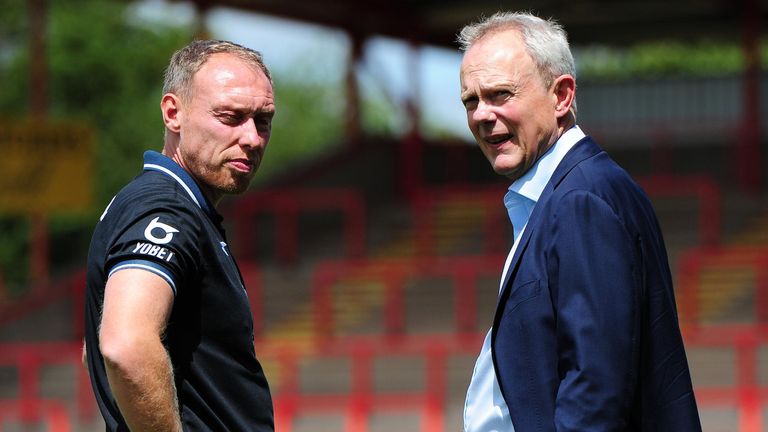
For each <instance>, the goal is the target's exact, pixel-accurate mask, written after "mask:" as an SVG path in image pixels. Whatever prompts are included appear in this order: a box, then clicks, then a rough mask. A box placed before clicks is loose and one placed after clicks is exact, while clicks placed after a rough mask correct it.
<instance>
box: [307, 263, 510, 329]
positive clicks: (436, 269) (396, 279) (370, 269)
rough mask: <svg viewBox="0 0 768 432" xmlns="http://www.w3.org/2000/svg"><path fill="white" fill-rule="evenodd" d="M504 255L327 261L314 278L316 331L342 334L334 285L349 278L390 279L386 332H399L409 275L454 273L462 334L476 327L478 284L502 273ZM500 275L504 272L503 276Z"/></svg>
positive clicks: (386, 294) (450, 275)
mask: <svg viewBox="0 0 768 432" xmlns="http://www.w3.org/2000/svg"><path fill="white" fill-rule="evenodd" d="M503 262H504V256H503V255H491V256H469V257H434V258H385V259H377V260H374V259H371V260H357V261H350V260H345V261H325V262H321V263H318V264H317V265H316V266H315V270H314V274H313V282H312V301H313V306H314V319H315V332H316V333H315V334H316V335H317V336H318V337H319V339H320V340H325V339H328V338H330V337H333V336H334V335H335V333H336V328H335V325H336V324H335V321H336V319H335V312H334V306H333V303H334V298H333V297H334V296H333V288H334V286H335V285H336V284H337V283H339V282H341V281H343V280H344V279H345V278H349V277H355V276H357V277H365V278H369V279H371V280H375V281H381V282H383V283H384V287H385V288H384V290H385V291H384V299H385V300H384V313H383V320H384V332H385V334H386V335H388V336H398V335H402V334H404V331H405V304H404V292H403V288H404V284H405V282H407V281H408V279H409V278H419V277H448V278H450V279H451V280H452V282H453V296H454V299H455V301H454V304H455V308H456V309H455V310H454V312H453V313H454V316H455V324H456V327H455V329H454V331H455V332H456V333H458V334H462V333H466V332H474V331H475V328H476V320H477V317H476V316H475V315H476V314H475V310H476V307H475V305H476V293H477V290H476V283H477V278H478V277H479V276H483V275H491V276H496V275H499V269H500V268H501V266H502V264H503ZM499 277H500V276H499Z"/></svg>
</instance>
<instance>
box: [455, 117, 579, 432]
mask: <svg viewBox="0 0 768 432" xmlns="http://www.w3.org/2000/svg"><path fill="white" fill-rule="evenodd" d="M584 136H585V135H584V132H582V131H581V129H580V128H579V127H578V126H574V127H572V128H571V129H569V130H567V131H566V132H565V133H564V134H563V135H562V136H561V137H560V139H558V140H557V142H555V145H553V146H552V147H551V148H550V149H549V151H547V153H545V154H544V156H542V157H541V158H540V159H539V160H538V161H537V162H536V163H535V164H534V165H533V166H532V167H531V169H529V170H528V171H527V172H526V173H525V174H523V176H522V177H520V178H519V179H517V180H515V182H514V183H512V185H511V186H510V187H509V190H508V191H507V194H506V195H505V196H504V205H505V206H506V208H507V213H508V214H509V220H510V222H512V229H513V234H514V243H513V244H512V249H511V250H510V251H509V255H507V261H506V263H504V272H503V273H502V275H501V282H499V292H501V290H502V288H503V287H502V284H503V283H504V280H505V279H506V276H507V271H508V270H509V263H510V261H512V256H513V255H514V254H515V249H517V245H518V243H519V242H520V237H521V236H522V233H523V230H524V229H525V226H526V224H527V223H528V218H529V217H530V216H531V212H533V207H534V206H535V205H536V202H537V201H538V200H539V198H540V197H541V193H542V192H543V191H544V187H545V186H546V185H547V183H548V182H549V179H550V178H552V174H554V172H555V168H557V166H558V165H559V164H560V162H561V161H562V160H563V158H564V157H565V154H566V153H568V150H570V149H571V147H573V145H574V144H576V143H577V142H578V141H579V140H581V139H582V138H584ZM491 331H492V329H491V330H488V334H486V336H485V340H484V341H483V347H482V348H481V350H480V355H479V356H478V357H477V361H476V362H475V370H474V371H473V372H472V381H470V383H469V389H468V390H467V399H466V401H465V403H464V431H465V432H514V430H515V428H514V426H513V425H512V419H511V418H510V416H509V408H508V407H507V404H506V402H505V401H504V397H503V396H502V394H501V389H500V388H499V382H498V381H497V380H496V371H495V370H494V367H493V359H492V357H491Z"/></svg>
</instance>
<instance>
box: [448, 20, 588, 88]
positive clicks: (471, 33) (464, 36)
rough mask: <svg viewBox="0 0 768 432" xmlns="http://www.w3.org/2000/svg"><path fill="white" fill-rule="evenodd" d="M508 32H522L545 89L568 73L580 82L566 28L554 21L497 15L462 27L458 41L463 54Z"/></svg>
mask: <svg viewBox="0 0 768 432" xmlns="http://www.w3.org/2000/svg"><path fill="white" fill-rule="evenodd" d="M504 30H517V31H519V32H520V34H521V35H522V38H523V43H524V44H525V47H526V49H527V51H528V55H530V56H531V59H532V60H533V62H534V64H535V65H536V68H537V69H538V70H539V73H540V74H541V78H542V81H543V82H544V85H545V86H549V85H550V84H552V82H553V81H554V80H555V78H557V77H559V76H560V75H566V74H568V75H571V76H572V77H574V79H576V67H575V65H574V62H573V55H572V54H571V49H570V47H569V46H568V37H567V35H566V33H565V30H564V29H563V27H562V26H561V25H560V24H558V23H557V22H555V21H553V20H551V19H550V20H544V19H541V18H539V17H537V16H535V15H532V14H529V13H524V12H497V13H495V14H493V15H492V16H491V17H489V18H484V19H482V20H480V21H479V22H476V23H472V24H469V25H467V26H465V27H464V28H462V29H461V32H459V35H458V37H457V42H458V43H459V46H460V47H461V49H462V51H467V50H468V49H469V48H470V47H471V46H472V45H473V44H474V43H475V42H477V41H478V40H480V39H482V38H483V37H484V36H487V35H490V34H494V33H497V32H500V31H504Z"/></svg>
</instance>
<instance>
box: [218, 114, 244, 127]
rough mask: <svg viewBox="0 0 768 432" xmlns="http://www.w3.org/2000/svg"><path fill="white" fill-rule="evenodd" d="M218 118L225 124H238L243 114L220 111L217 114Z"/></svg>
mask: <svg viewBox="0 0 768 432" xmlns="http://www.w3.org/2000/svg"><path fill="white" fill-rule="evenodd" d="M219 119H221V121H222V122H223V123H225V124H232V125H234V124H238V123H242V121H243V116H242V115H240V114H237V113H221V114H219Z"/></svg>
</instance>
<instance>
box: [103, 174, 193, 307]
mask: <svg viewBox="0 0 768 432" xmlns="http://www.w3.org/2000/svg"><path fill="white" fill-rule="evenodd" d="M142 176H148V177H156V180H159V181H160V182H163V180H165V179H163V178H162V177H161V176H163V174H160V173H155V172H145V173H144V174H143V175H142ZM139 183H144V182H139ZM152 183H154V182H152V181H149V182H146V183H145V184H144V186H145V187H144V188H142V190H138V191H137V190H126V191H123V192H121V194H119V195H118V196H117V197H116V198H115V201H114V202H113V203H112V205H110V206H109V208H108V209H107V211H106V213H105V215H104V222H111V223H108V224H107V225H110V226H111V229H112V233H113V236H112V237H111V239H110V242H109V244H108V245H107V253H106V261H105V271H106V272H107V273H108V277H109V276H111V275H112V274H114V273H115V272H117V271H120V270H123V269H129V268H133V269H142V270H146V271H149V272H152V273H154V274H156V275H158V276H160V277H162V278H163V279H165V280H166V281H167V282H168V284H169V285H170V286H171V288H172V289H173V293H174V295H177V294H178V290H179V288H180V287H182V286H184V280H185V279H186V278H190V277H194V275H195V274H197V272H198V271H197V270H198V269H197V265H198V263H197V260H196V257H198V256H199V250H198V248H199V246H198V245H199V242H198V237H199V235H200V229H201V228H200V215H199V214H198V211H196V209H194V208H192V207H191V206H190V201H189V200H188V199H187V198H185V197H184V196H182V195H180V193H179V191H178V190H175V191H174V189H175V188H171V192H160V193H157V191H156V190H155V191H153V189H154V188H152V187H151V186H152ZM166 191H167V189H166Z"/></svg>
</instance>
